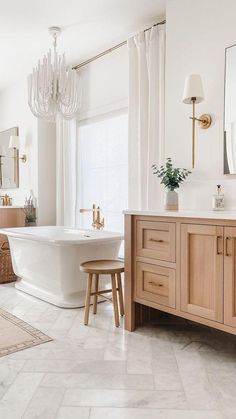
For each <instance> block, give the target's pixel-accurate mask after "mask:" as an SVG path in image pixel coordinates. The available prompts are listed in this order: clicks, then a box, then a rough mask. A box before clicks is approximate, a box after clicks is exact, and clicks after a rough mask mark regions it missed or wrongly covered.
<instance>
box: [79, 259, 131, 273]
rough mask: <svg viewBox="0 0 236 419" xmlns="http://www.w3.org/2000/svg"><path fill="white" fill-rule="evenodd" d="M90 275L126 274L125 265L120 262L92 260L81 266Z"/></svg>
mask: <svg viewBox="0 0 236 419" xmlns="http://www.w3.org/2000/svg"><path fill="white" fill-rule="evenodd" d="M80 270H81V271H82V272H86V273H88V274H99V275H100V274H101V275H103V274H118V273H122V272H124V263H123V262H121V261H119V260H91V261H89V262H84V263H82V264H81V265H80Z"/></svg>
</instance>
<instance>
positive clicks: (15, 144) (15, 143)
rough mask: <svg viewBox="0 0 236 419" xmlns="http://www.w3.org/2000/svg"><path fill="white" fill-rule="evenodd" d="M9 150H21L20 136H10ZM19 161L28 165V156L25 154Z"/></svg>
mask: <svg viewBox="0 0 236 419" xmlns="http://www.w3.org/2000/svg"><path fill="white" fill-rule="evenodd" d="M9 148H13V149H14V150H19V148H20V137H19V136H18V135H11V136H10V141H9ZM19 160H21V161H22V163H26V161H27V157H26V154H23V156H22V157H19Z"/></svg>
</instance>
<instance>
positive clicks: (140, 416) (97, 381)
mask: <svg viewBox="0 0 236 419" xmlns="http://www.w3.org/2000/svg"><path fill="white" fill-rule="evenodd" d="M0 307H1V308H3V309H5V310H8V311H9V312H11V313H12V314H14V315H16V316H18V317H20V318H21V319H23V320H25V321H27V322H29V323H30V324H31V325H32V326H34V327H37V328H39V329H40V330H41V331H42V332H44V333H46V334H48V335H49V336H51V337H52V338H53V339H54V341H53V342H48V343H46V344H42V345H40V346H37V347H34V348H30V349H26V350H24V351H21V352H17V353H15V354H12V355H8V356H6V357H3V358H0V418H1V419H20V418H23V419H34V418H41V419H54V418H56V419H104V418H106V419H146V418H147V419H236V337H234V336H230V335H227V334H224V333H222V332H218V331H214V330H212V329H209V328H206V327H202V326H198V325H194V324H190V323H187V322H185V321H183V320H181V319H177V318H175V317H169V318H168V317H167V318H166V317H165V318H163V319H160V320H159V321H158V323H157V324H155V325H154V324H153V325H148V326H145V327H142V328H139V329H138V330H137V331H135V332H133V333H130V332H127V331H125V330H124V328H123V325H122V326H121V327H120V328H119V329H116V328H115V327H114V325H113V313H112V306H111V305H110V304H109V303H102V304H99V307H98V314H97V315H96V316H93V315H91V320H90V324H89V326H84V325H83V314H84V310H83V309H75V310H64V309H59V308H57V307H54V306H52V305H49V304H47V303H45V302H43V301H40V300H37V299H34V298H33V297H30V296H28V295H26V294H23V293H21V292H20V291H17V290H15V288H14V286H12V285H1V286H0Z"/></svg>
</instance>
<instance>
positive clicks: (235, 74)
mask: <svg viewBox="0 0 236 419" xmlns="http://www.w3.org/2000/svg"><path fill="white" fill-rule="evenodd" d="M235 98H236V45H232V46H230V47H228V48H226V49H225V98H224V102H225V105H224V174H236V101H235Z"/></svg>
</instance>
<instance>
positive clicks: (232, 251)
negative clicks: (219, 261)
mask: <svg viewBox="0 0 236 419" xmlns="http://www.w3.org/2000/svg"><path fill="white" fill-rule="evenodd" d="M224 233H225V234H224V236H225V257H224V323H225V324H227V325H229V326H234V327H236V227H225V231H224Z"/></svg>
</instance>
